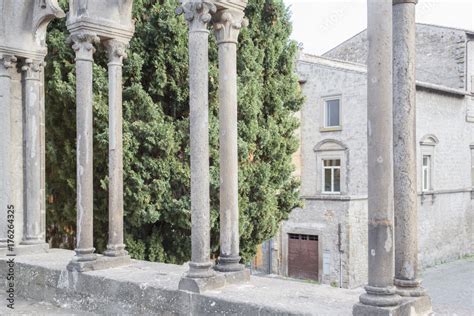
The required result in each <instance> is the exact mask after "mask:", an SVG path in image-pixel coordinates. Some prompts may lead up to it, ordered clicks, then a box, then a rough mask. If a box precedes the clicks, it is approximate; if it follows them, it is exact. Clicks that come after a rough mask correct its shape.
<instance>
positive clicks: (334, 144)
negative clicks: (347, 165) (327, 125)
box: [313, 139, 347, 152]
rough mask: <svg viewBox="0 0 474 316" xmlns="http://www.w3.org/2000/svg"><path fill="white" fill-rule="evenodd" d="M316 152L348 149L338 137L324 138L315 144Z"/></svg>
mask: <svg viewBox="0 0 474 316" xmlns="http://www.w3.org/2000/svg"><path fill="white" fill-rule="evenodd" d="M313 150H314V151H315V152H318V151H340V150H347V146H346V145H344V143H342V142H341V141H338V140H336V139H324V140H322V141H320V142H319V143H317V144H316V146H314V149H313Z"/></svg>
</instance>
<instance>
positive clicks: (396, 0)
mask: <svg viewBox="0 0 474 316" xmlns="http://www.w3.org/2000/svg"><path fill="white" fill-rule="evenodd" d="M402 3H413V4H417V3H418V0H393V5H395V4H402Z"/></svg>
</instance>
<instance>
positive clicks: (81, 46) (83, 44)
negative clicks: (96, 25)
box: [68, 32, 100, 61]
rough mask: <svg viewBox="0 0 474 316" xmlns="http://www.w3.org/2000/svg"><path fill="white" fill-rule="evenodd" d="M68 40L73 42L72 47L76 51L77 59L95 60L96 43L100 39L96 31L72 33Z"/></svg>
mask: <svg viewBox="0 0 474 316" xmlns="http://www.w3.org/2000/svg"><path fill="white" fill-rule="evenodd" d="M68 41H69V42H70V43H72V44H73V45H72V49H74V51H75V52H76V61H77V60H86V61H93V60H94V59H93V57H92V56H93V55H94V53H95V47H94V44H99V42H100V39H99V37H98V36H97V35H96V34H94V33H87V32H80V33H75V34H72V35H71V36H70V37H69V39H68Z"/></svg>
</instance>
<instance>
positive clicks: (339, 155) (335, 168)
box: [259, 24, 474, 288]
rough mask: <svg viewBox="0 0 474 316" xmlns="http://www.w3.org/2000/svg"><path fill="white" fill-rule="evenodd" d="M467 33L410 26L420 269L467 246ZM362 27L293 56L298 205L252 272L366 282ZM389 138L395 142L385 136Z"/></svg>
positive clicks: (471, 157)
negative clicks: (316, 51)
mask: <svg viewBox="0 0 474 316" xmlns="http://www.w3.org/2000/svg"><path fill="white" fill-rule="evenodd" d="M473 39H474V32H473V31H466V30H460V29H452V28H446V27H439V26H434V25H425V24H417V28H416V41H417V46H416V53H417V60H416V79H417V83H416V103H417V105H416V111H417V118H416V142H417V149H416V151H417V183H418V184H417V186H418V189H417V191H418V243H419V261H420V266H421V268H424V267H427V266H432V265H436V264H439V263H442V262H445V261H449V260H455V259H457V258H459V257H462V256H465V255H468V254H472V253H474V244H473V242H474V228H473V224H474V223H473V218H474V212H473V198H474V192H473V187H474V96H473V93H474V42H473ZM367 44H368V43H367V32H366V31H363V32H361V33H359V34H357V35H355V36H354V37H352V38H351V39H349V40H347V41H345V42H343V43H342V44H340V45H339V46H337V47H336V48H334V49H332V50H330V51H329V52H327V53H325V54H324V55H323V56H312V55H308V54H304V53H301V55H300V58H299V60H298V72H299V75H300V80H301V87H302V91H303V93H304V95H305V96H306V102H305V104H304V106H303V108H302V110H301V129H300V131H299V134H300V138H301V148H300V151H299V152H298V153H297V154H296V157H295V158H296V159H295V162H300V164H301V165H299V166H298V167H297V170H301V172H298V173H300V174H301V183H302V184H301V198H302V199H303V201H304V207H303V208H300V209H295V210H293V211H292V213H291V214H290V217H289V219H288V221H285V222H284V223H283V224H282V227H281V231H280V234H279V235H278V236H276V237H275V238H274V239H273V240H272V241H269V242H267V243H265V244H264V245H263V247H262V249H263V254H262V256H261V257H263V259H261V260H260V262H261V263H263V264H262V265H261V266H260V267H259V269H261V270H264V271H265V272H271V273H276V274H281V275H284V276H292V277H300V278H308V279H314V280H318V281H320V282H322V283H326V284H333V285H335V286H342V287H348V288H353V287H357V286H360V285H363V284H366V283H367V252H368V249H367V234H368V232H367V198H368V197H367V194H368V188H367V172H368V169H367V67H366V65H365V62H366V59H367ZM394 141H395V140H394Z"/></svg>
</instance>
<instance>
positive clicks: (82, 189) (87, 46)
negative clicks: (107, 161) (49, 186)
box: [71, 33, 99, 261]
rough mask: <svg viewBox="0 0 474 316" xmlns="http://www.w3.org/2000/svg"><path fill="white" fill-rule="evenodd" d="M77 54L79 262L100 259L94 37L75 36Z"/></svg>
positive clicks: (91, 35) (86, 35) (96, 40)
mask: <svg viewBox="0 0 474 316" xmlns="http://www.w3.org/2000/svg"><path fill="white" fill-rule="evenodd" d="M71 40H72V41H73V42H74V45H73V49H74V51H75V52H76V113H77V114H76V115H77V117H76V124H77V127H76V128H77V140H76V142H77V153H76V154H77V228H76V229H77V237H76V238H77V240H76V249H75V251H76V260H77V261H91V260H95V259H96V255H95V254H94V251H95V249H94V247H93V242H94V240H93V215H94V214H93V164H92V163H93V147H92V146H93V134H92V132H93V131H92V122H93V119H92V115H93V111H92V102H93V92H92V66H93V62H94V59H93V54H94V52H95V48H94V45H93V44H94V43H97V42H98V41H99V39H98V37H97V36H96V35H94V34H88V33H79V34H74V35H71Z"/></svg>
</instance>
